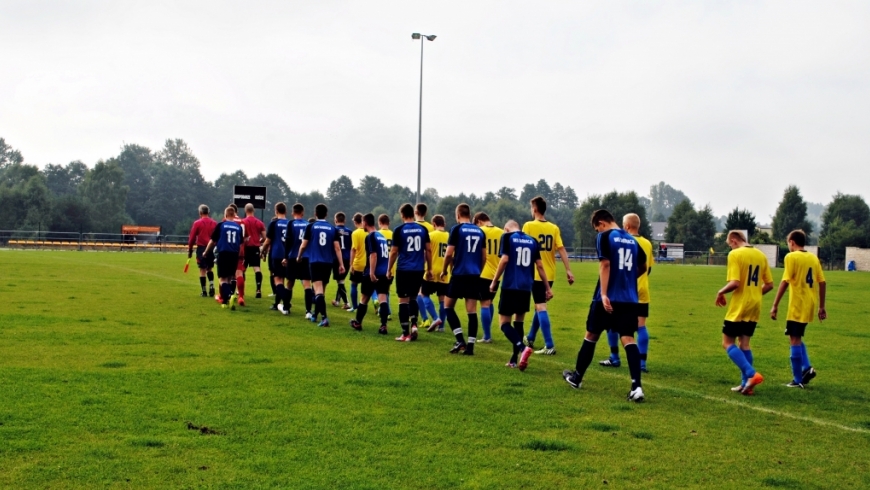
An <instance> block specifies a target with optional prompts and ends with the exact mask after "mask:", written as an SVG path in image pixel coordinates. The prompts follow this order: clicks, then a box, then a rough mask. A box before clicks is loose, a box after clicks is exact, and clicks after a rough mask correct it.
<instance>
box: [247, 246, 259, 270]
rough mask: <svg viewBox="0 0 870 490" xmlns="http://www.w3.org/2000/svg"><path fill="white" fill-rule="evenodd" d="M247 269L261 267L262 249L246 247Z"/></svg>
mask: <svg viewBox="0 0 870 490" xmlns="http://www.w3.org/2000/svg"><path fill="white" fill-rule="evenodd" d="M245 267H260V247H245Z"/></svg>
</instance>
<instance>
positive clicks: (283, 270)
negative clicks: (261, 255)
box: [269, 259, 287, 279]
mask: <svg viewBox="0 0 870 490" xmlns="http://www.w3.org/2000/svg"><path fill="white" fill-rule="evenodd" d="M281 260H282V259H270V260H269V272H271V273H272V275H273V276H275V277H280V278H281V279H284V278H285V277H287V267H285V266H284V264H282V263H281Z"/></svg>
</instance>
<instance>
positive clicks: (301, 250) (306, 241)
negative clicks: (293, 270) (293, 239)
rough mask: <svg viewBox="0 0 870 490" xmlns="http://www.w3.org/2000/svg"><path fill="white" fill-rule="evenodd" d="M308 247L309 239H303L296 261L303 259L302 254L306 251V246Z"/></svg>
mask: <svg viewBox="0 0 870 490" xmlns="http://www.w3.org/2000/svg"><path fill="white" fill-rule="evenodd" d="M306 247H308V240H307V239H304V238H303V239H302V244H301V245H299V253H297V254H296V262H301V261H302V254H303V253H305V248H306Z"/></svg>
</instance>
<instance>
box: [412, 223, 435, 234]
mask: <svg viewBox="0 0 870 490" xmlns="http://www.w3.org/2000/svg"><path fill="white" fill-rule="evenodd" d="M416 223H417V224H418V225H420V226H422V227H423V228H426V231H428V232H429V234H430V235H431V234H432V232H433V231H435V227H434V226H432V223H428V222H426V221H417V222H416Z"/></svg>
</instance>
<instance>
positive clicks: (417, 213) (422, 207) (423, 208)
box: [414, 202, 435, 233]
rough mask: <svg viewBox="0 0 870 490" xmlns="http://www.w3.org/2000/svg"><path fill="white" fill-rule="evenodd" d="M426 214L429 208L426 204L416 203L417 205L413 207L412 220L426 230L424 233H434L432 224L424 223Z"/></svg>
mask: <svg viewBox="0 0 870 490" xmlns="http://www.w3.org/2000/svg"><path fill="white" fill-rule="evenodd" d="M428 212H429V206H427V205H426V203H422V202H418V203H417V205H416V206H414V220H415V221H416V222H417V224H419V225H420V226H422V227H423V228H426V231H428V232H429V233H432V232H433V231H435V227H434V226H433V225H432V224H430V223H427V222H426V213H428Z"/></svg>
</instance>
